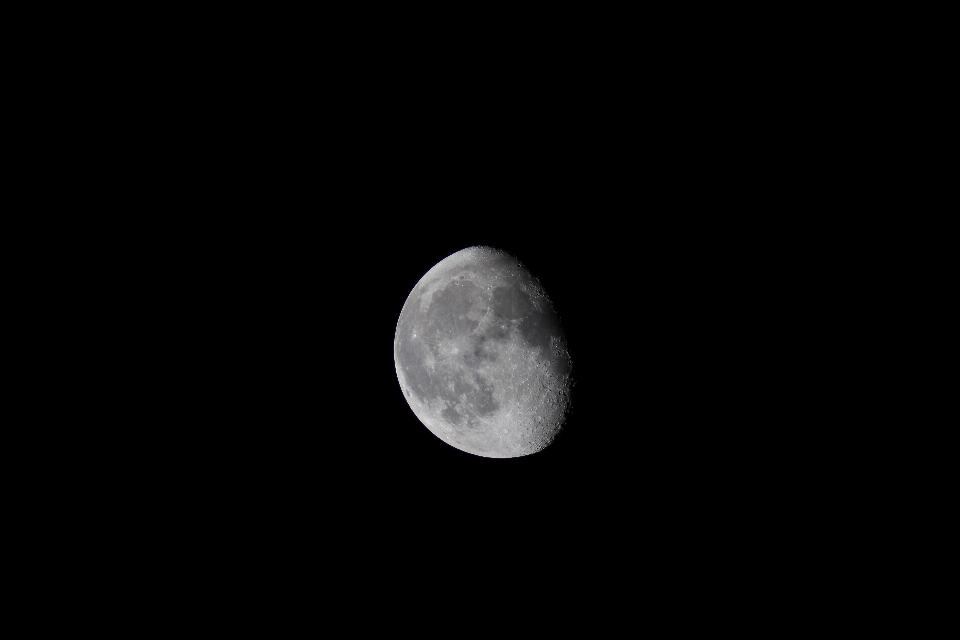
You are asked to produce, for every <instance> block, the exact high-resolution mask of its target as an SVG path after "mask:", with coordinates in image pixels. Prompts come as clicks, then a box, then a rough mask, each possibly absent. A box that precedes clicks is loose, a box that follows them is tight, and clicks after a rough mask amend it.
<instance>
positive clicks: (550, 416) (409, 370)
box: [393, 247, 572, 458]
mask: <svg viewBox="0 0 960 640" xmlns="http://www.w3.org/2000/svg"><path fill="white" fill-rule="evenodd" d="M393 354H394V363H395V365H396V369H397V379H398V381H399V382H400V388H401V390H402V391H403V394H404V397H405V398H406V400H407V403H408V404H409V405H410V408H411V409H412V410H413V412H414V414H416V416H417V418H419V419H420V421H421V422H422V423H423V424H424V425H425V426H426V427H427V429H429V430H430V431H431V432H432V433H433V434H434V435H435V436H437V437H438V438H440V439H441V440H443V441H444V442H446V443H447V444H449V445H451V446H453V447H456V448H457V449H460V450H461V451H466V452H467V453H472V454H474V455H477V456H483V457H486V458H516V457H520V456H526V455H530V454H532V453H536V452H538V451H541V450H543V449H544V448H545V447H547V446H549V445H550V443H551V442H553V440H554V438H555V437H556V435H557V434H558V433H559V432H560V430H561V429H562V428H563V424H564V420H565V417H566V415H567V413H568V410H569V407H570V390H571V387H572V379H571V372H572V362H571V360H570V353H569V349H568V346H567V339H566V335H565V333H564V331H563V327H562V326H561V322H560V318H559V316H558V315H557V312H556V310H555V308H554V304H553V302H552V301H551V300H550V298H549V297H548V296H547V292H546V291H545V290H544V288H543V286H542V285H541V283H540V282H539V281H538V280H537V279H536V278H535V277H534V276H533V275H532V274H531V273H530V271H529V270H528V269H527V268H526V267H524V266H523V265H522V263H521V262H520V261H519V260H517V258H515V257H513V256H512V255H510V254H508V253H506V252H504V251H500V250H497V249H494V248H491V247H470V248H467V249H463V250H462V251H458V252H457V253H454V254H453V255H451V256H448V257H446V258H444V259H443V260H441V261H440V262H439V263H437V264H436V265H435V266H434V267H433V268H432V269H430V271H428V272H427V273H426V275H424V276H423V277H422V278H421V279H420V281H419V282H418V283H417V285H416V286H415V287H414V288H413V290H412V291H411V292H410V295H409V296H407V300H406V302H405V303H404V305H403V310H402V311H401V312H400V317H399V319H398V320H397V332H396V336H395V338H394V343H393Z"/></svg>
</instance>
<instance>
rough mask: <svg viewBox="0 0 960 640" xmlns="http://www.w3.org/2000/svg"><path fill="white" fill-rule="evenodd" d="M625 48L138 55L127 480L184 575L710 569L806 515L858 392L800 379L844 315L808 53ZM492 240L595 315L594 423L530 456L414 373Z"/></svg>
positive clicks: (121, 391)
mask: <svg viewBox="0 0 960 640" xmlns="http://www.w3.org/2000/svg"><path fill="white" fill-rule="evenodd" d="M599 40H604V39H603V38H600V39H599ZM629 42H630V40H626V41H620V40H617V39H615V38H614V39H612V40H610V41H607V42H606V43H605V46H604V47H603V48H600V49H595V50H594V53H595V55H594V56H593V57H591V58H587V57H586V56H585V55H582V53H583V52H582V50H571V51H570V52H569V55H566V56H565V57H562V58H558V57H557V56H555V55H553V54H550V55H547V54H546V53H543V54H542V55H541V58H540V59H539V60H540V61H539V62H537V60H538V58H537V55H534V54H536V51H531V52H528V53H527V54H524V55H522V56H518V57H509V56H508V57H506V58H504V59H499V60H493V59H491V58H488V57H485V56H483V55H479V56H477V57H476V58H474V59H472V60H470V59H468V58H467V57H462V56H458V57H447V56H445V55H440V54H439V53H438V50H436V49H434V50H424V51H422V52H421V54H420V56H419V57H418V56H417V55H412V54H410V53H409V52H410V50H408V49H404V51H407V53H408V55H404V56H394V55H393V54H392V52H391V50H389V47H387V48H386V49H380V50H378V51H373V50H370V49H367V48H364V47H359V48H358V49H357V50H352V49H348V48H343V47H328V48H327V49H324V48H323V47H319V48H317V47H316V46H315V45H314V43H315V40H314V39H297V38H277V39H274V40H271V46H270V47H264V48H262V49H261V48H256V47H248V48H245V49H242V50H240V49H237V50H234V49H231V48H223V47H221V48H218V49H217V50H216V51H212V52H209V53H207V54H204V55H202V56H192V57H188V58H187V59H185V60H184V61H183V62H182V64H181V65H180V66H177V65H171V64H170V60H169V59H164V60H161V61H160V62H159V63H157V64H156V65H154V64H152V63H151V64H146V63H144V64H142V65H139V66H138V67H137V69H136V73H134V74H131V77H132V78H133V79H134V81H133V82H132V84H131V85H129V86H128V85H125V91H124V92H123V101H122V102H121V103H119V105H116V106H112V107H111V108H112V111H111V112H110V114H109V116H108V117H110V118H116V119H117V121H118V122H121V123H123V124H122V125H121V126H119V127H118V128H119V130H120V131H121V133H122V134H121V135H119V136H118V137H119V139H118V140H117V141H116V142H115V143H114V144H111V145H108V146H104V145H95V146H94V147H93V149H94V151H93V152H91V153H92V154H93V155H97V154H103V155H107V156H109V157H108V158H107V160H109V161H110V166H111V167H112V169H111V171H112V173H110V174H108V175H107V176H106V178H108V179H109V181H110V183H111V184H113V185H117V186H116V187H115V188H114V189H111V190H109V191H108V194H109V195H108V196H107V198H108V199H109V202H106V203H104V208H107V207H110V208H113V207H116V208H118V209H120V210H124V211H134V212H136V215H133V214H131V215H129V216H125V217H123V218H121V220H120V221H119V222H117V221H109V222H106V221H105V222H103V223H100V224H102V226H101V227H97V223H87V222H83V223H78V224H81V225H82V226H84V229H83V230H84V231H85V232H90V231H92V232H93V233H94V234H95V235H96V234H101V235H102V238H103V243H104V244H106V245H108V246H109V249H110V250H109V252H103V253H99V252H94V251H91V252H90V253H91V256H90V257H91V259H93V260H94V261H100V262H101V263H102V269H103V273H104V274H105V279H104V280H103V282H109V283H110V285H111V286H109V287H106V293H105V295H106V297H107V299H108V300H109V301H110V303H111V307H115V308H116V309H117V311H116V312H115V313H113V314H111V315H110V317H109V318H108V319H106V320H98V322H102V325H101V326H100V327H99V329H100V331H102V332H103V333H104V334H105V335H107V336H109V339H110V342H111V343H112V344H116V345H119V347H118V348H117V349H116V353H112V354H111V358H110V359H109V360H108V361H107V364H106V365H105V366H106V367H107V368H109V369H110V370H111V375H112V377H111V380H110V383H109V385H105V386H104V387H103V393H104V394H105V395H106V396H107V397H108V398H109V399H110V401H109V402H108V403H107V405H106V406H108V407H109V409H107V410H106V414H105V415H104V416H103V419H102V421H101V423H102V424H103V425H105V426H104V427H103V429H102V430H96V433H97V434H102V437H99V438H95V439H96V441H97V445H99V446H100V447H101V448H102V451H103V457H104V458H106V459H109V461H110V462H109V465H107V466H105V467H103V468H104V469H109V471H104V472H103V474H104V485H105V486H109V487H110V491H112V492H118V493H120V494H122V496H123V498H124V500H123V504H125V505H126V506H125V507H124V509H123V510H122V511H123V514H124V517H125V518H127V517H129V519H130V521H131V522H134V523H135V524H131V525H130V526H131V527H134V528H139V529H138V530H141V531H149V534H150V536H151V538H155V539H157V540H161V541H162V544H161V545H159V546H158V547H156V549H157V551H156V552H157V553H158V554H159V558H161V559H162V560H161V561H164V560H168V561H170V562H182V561H184V560H183V558H184V557H187V558H198V557H202V558H203V562H204V563H210V565H211V566H215V567H217V571H223V572H226V573H227V574H231V572H236V573H244V572H245V573H248V574H249V573H253V574H255V575H256V574H259V573H261V572H262V573H263V574H271V575H274V576H276V575H278V574H279V575H282V576H284V578H283V579H284V582H285V583H286V584H290V585H296V584H304V583H309V582H310V581H311V580H317V579H319V578H317V577H316V576H322V575H324V574H325V572H331V571H333V567H334V566H342V565H343V564H346V565H348V566H349V567H350V568H349V569H348V570H346V571H344V572H338V573H337V574H336V575H337V576H339V577H338V579H341V580H344V581H351V584H353V582H358V583H361V582H363V580H364V579H365V578H364V576H365V575H368V573H367V572H368V571H377V572H381V573H382V572H383V571H385V570H386V569H385V568H387V567H398V568H397V569H396V572H399V574H401V575H414V574H417V573H418V572H420V571H423V570H424V567H427V566H430V567H445V568H446V570H448V571H451V572H453V573H456V572H457V571H461V570H468V569H469V570H470V571H479V572H481V573H488V574H490V575H493V576H498V575H500V576H502V575H505V574H506V573H509V572H510V571H512V570H514V569H516V568H517V567H524V568H529V570H530V571H533V572H544V571H545V572H547V573H546V574H544V573H539V574H538V575H540V577H541V578H542V577H543V576H544V575H552V573H551V572H557V573H558V574H566V575H569V574H570V573H572V572H598V571H605V572H612V573H616V572H617V571H619V570H620V567H629V570H630V571H641V570H643V571H654V570H658V571H660V572H661V575H664V576H672V579H675V580H677V581H682V580H683V575H685V571H687V570H688V569H689V568H690V567H694V568H695V569H696V570H697V571H699V572H700V574H701V575H703V574H710V575H714V576H723V575H729V573H730V571H732V570H733V569H732V567H733V565H734V564H735V563H737V562H738V561H739V559H740V558H742V557H743V556H744V555H745V554H746V555H749V556H751V557H754V558H762V557H763V555H764V551H763V550H764V549H765V548H767V547H770V548H774V547H776V546H777V545H780V544H783V540H784V539H785V536H786V535H787V532H789V533H790V534H793V533H795V532H796V531H797V530H798V529H802V527H803V526H804V524H803V522H802V521H801V520H800V519H799V518H798V517H797V514H798V513H802V511H803V509H804V508H805V507H806V505H804V504H803V500H804V498H803V497H802V496H803V495H804V492H805V491H806V490H807V489H808V488H809V487H810V486H814V485H816V483H817V482H818V474H819V473H820V470H819V468H818V466H817V465H821V464H823V463H822V462H816V463H813V462H809V461H808V460H807V459H806V458H805V454H806V453H808V452H809V451H810V450H811V449H812V448H817V449H819V451H820V452H821V454H822V451H823V449H824V448H825V445H824V442H826V440H825V438H824V435H825V434H824V433H822V432H820V431H819V430H818V429H819V428H821V427H819V425H820V424H821V421H822V418H823V416H817V415H812V414H811V409H810V407H808V405H807V403H806V397H807V396H808V395H809V394H816V393H819V394H822V393H824V392H825V391H826V392H828V393H829V392H832V391H833V390H831V389H826V388H823V387H822V386H818V385H819V383H818V381H817V379H815V378H811V377H809V376H807V374H806V370H804V368H803V367H801V366H800V365H799V364H797V365H795V364H794V363H798V362H800V361H802V360H803V358H804V357H809V353H811V352H815V349H816V346H817V345H816V344H814V343H813V342H812V340H811V338H810V337H809V336H810V335H811V333H813V332H812V331H811V330H810V328H811V327H814V328H815V327H817V326H818V325H820V324H822V323H825V322H829V320H830V319H829V318H828V317H825V316H822V315H817V313H815V312H813V311H812V310H811V309H810V307H809V306H807V305H806V304H805V303H804V301H805V300H806V299H807V297H808V296H809V295H810V293H811V292H810V291H809V290H807V289H806V285H804V284H802V283H803V282H804V279H805V278H806V277H807V276H808V275H809V273H811V271H815V270H816V269H817V263H818V260H819V255H818V254H817V251H818V250H814V249H811V248H810V247H808V246H807V245H806V244H805V242H804V239H805V238H806V237H807V236H808V234H809V230H810V229H811V227H813V226H814V225H815V224H819V223H818V222H817V221H816V212H817V211H818V210H819V209H818V208H819V207H821V206H822V205H823V204H824V200H823V199H822V198H823V196H822V195H821V194H820V192H818V191H816V190H815V189H811V188H810V184H811V183H812V182H815V181H817V180H820V178H818V177H816V176H815V174H816V171H817V169H816V166H815V163H814V161H813V160H811V159H810V157H809V155H808V150H807V147H808V146H810V139H812V138H810V136H812V133H811V132H812V130H813V129H814V128H815V127H814V126H813V125H811V122H812V119H811V118H808V117H806V116H804V117H798V116H797V113H796V109H797V105H798V104H799V102H798V97H797V96H795V95H793V94H792V91H793V85H791V84H789V83H783V84H781V83H778V82H777V81H776V79H777V78H778V77H781V75H783V74H785V73H786V72H785V71H784V70H783V69H782V68H778V69H776V70H771V69H764V68H761V67H762V65H761V64H760V63H757V65H756V66H755V67H754V68H753V70H752V71H751V72H750V73H745V74H743V73H740V71H743V69H744V67H743V66H742V65H739V64H736V63H733V62H727V63H723V62H719V61H718V60H716V59H714V58H713V57H712V56H710V55H708V53H709V52H700V53H691V52H690V50H686V49H683V48H682V47H681V48H679V49H676V50H675V49H671V48H670V47H669V46H653V45H649V46H645V48H644V52H645V53H644V52H640V53H637V52H633V53H632V54H631V55H630V56H625V54H624V53H623V52H622V51H620V50H619V45H620V44H629ZM281 45H282V46H281ZM267 49H269V52H270V54H269V55H267V53H266V51H267ZM238 51H248V52H249V54H248V55H247V57H243V56H242V55H241V54H240V53H237V52H238ZM334 54H336V55H334ZM557 55H559V54H557ZM238 56H239V57H238ZM761 58H762V57H761ZM521 59H522V60H526V61H529V62H526V63H524V64H520V63H519V62H518V61H519V60H521ZM548 63H549V64H548ZM158 69H159V70H158ZM160 70H162V73H161V71H160ZM774 71H775V72H776V73H774ZM778 74H780V75H778ZM139 79H145V81H143V82H137V80H139ZM801 107H803V105H801ZM805 137H807V140H806V141H802V140H801V139H803V138H805ZM144 156H146V157H147V160H144V159H143V158H144ZM85 161H90V160H89V159H85ZM91 226H93V227H94V228H92V229H91ZM818 228H819V229H821V230H822V229H824V228H827V229H829V228H830V227H829V222H827V223H824V224H820V226H818ZM824 235H826V236H830V235H831V234H829V233H827V234H824ZM472 245H490V246H494V247H497V248H500V249H504V250H507V251H509V252H511V253H513V254H515V255H516V256H517V257H518V258H519V259H520V260H522V261H523V262H524V263H525V264H526V265H527V266H528V267H529V268H530V270H531V271H532V272H533V273H534V274H535V275H536V276H537V277H538V278H539V279H540V280H541V282H542V283H543V285H544V287H545V288H546V290H547V292H548V293H549V295H550V296H551V297H552V298H553V300H554V302H555V305H556V308H557V310H558V312H559V314H560V316H561V319H562V322H563V323H564V326H565V327H566V330H567V334H568V340H569V348H570V352H571V355H572V359H573V366H574V372H573V375H574V379H575V380H576V387H575V388H574V390H573V394H572V411H571V414H570V417H569V419H568V422H567V425H566V428H565V429H564V431H563V432H562V433H561V434H560V435H559V436H558V438H557V439H556V441H555V443H554V444H553V445H551V446H550V447H549V448H547V449H546V450H544V451H543V452H540V453H538V454H535V455H532V456H527V457H523V458H518V459H509V460H490V459H484V458H479V457H476V456H472V455H470V454H467V453H464V452H461V451H458V450H456V449H454V448H452V447H450V446H448V445H446V444H444V443H443V442H441V441H440V440H439V439H437V438H436V437H434V436H433V435H432V434H430V432H429V431H428V430H427V429H426V428H425V427H424V426H423V425H422V424H421V423H420V422H419V421H418V420H417V418H416V417H415V416H414V414H413V412H412V411H411V410H410V408H409V407H408V406H407V404H406V402H405V400H404V398H403V395H402V393H401V390H400V388H399V384H398V382H397V379H396V373H395V369H394V362H393V338H394V331H395V328H396V321H397V318H398V316H399V313H400V310H401V308H402V306H403V303H404V301H405V299H406V296H407V295H408V294H409V292H410V290H411V289H412V288H413V287H414V286H415V285H416V283H417V282H418V281H419V279H420V278H421V277H422V276H423V274H424V273H426V271H428V270H429V269H430V268H431V267H432V266H433V265H434V264H436V263H437V262H438V261H440V260H442V259H443V258H445V257H446V256H448V255H450V254H452V253H454V252H456V251H459V250H460V249H463V248H465V247H468V246H472ZM96 317H97V318H100V315H97V316H96ZM804 352H806V353H804ZM106 425H109V426H106ZM826 448H828V447H826ZM820 460H822V458H820ZM118 470H119V471H118ZM134 514H136V515H134ZM181 552H182V553H181ZM241 557H242V558H243V561H242V562H238V560H237V558H241ZM186 562H188V563H189V562H191V561H189V560H188V561H186ZM711 563H714V564H716V565H718V566H720V567H721V568H719V569H718V570H717V572H713V571H711V570H709V569H707V568H705V567H706V566H707V565H709V564H711ZM524 570H527V569H524ZM391 571H392V569H391ZM378 575H379V574H378ZM444 584H447V583H445V582H441V583H438V584H437V585H436V586H435V588H436V589H440V590H442V588H443V585H444Z"/></svg>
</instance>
